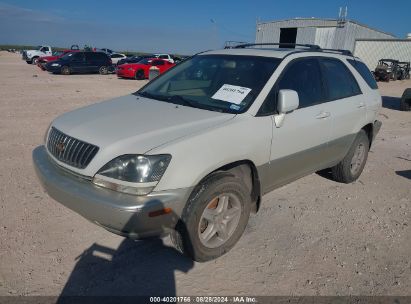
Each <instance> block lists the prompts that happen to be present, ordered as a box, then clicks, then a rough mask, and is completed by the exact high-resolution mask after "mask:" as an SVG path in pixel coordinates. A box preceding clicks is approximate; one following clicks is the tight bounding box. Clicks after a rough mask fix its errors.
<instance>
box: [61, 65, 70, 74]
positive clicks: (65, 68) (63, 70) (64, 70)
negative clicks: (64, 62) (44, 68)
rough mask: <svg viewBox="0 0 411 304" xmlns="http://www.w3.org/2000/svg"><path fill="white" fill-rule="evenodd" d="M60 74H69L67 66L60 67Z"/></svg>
mask: <svg viewBox="0 0 411 304" xmlns="http://www.w3.org/2000/svg"><path fill="white" fill-rule="evenodd" d="M61 74H63V75H70V68H69V67H68V66H62V67H61Z"/></svg>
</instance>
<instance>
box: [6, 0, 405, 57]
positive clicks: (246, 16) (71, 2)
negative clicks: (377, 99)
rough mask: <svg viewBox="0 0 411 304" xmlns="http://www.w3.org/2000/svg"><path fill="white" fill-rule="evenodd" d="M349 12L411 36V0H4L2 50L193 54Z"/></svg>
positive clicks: (351, 16) (368, 22) (373, 24)
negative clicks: (279, 23) (269, 26)
mask: <svg viewBox="0 0 411 304" xmlns="http://www.w3.org/2000/svg"><path fill="white" fill-rule="evenodd" d="M341 6H347V7H348V19H352V20H356V21H358V22H360V23H363V24H366V25H368V26H370V27H374V28H377V29H379V30H382V31H385V32H388V33H392V34H394V35H396V36H398V37H399V38H405V36H406V34H407V33H411V17H410V14H411V0H397V1H386V0H361V1H360V0H353V1H348V0H346V1H341V0H320V1H317V0H312V1H303V0H293V1H290V0H271V1H270V0H237V1H236V0H203V1H195V0H191V1H190V0H175V1H173V0H168V1H163V0H156V1H142V0H140V1H135V0H121V1H109V0H103V1H97V0H95V1H89V0H66V1H65V0H52V1H50V0H36V1H28V0H26V1H23V0H14V1H13V0H0V44H25V45H42V44H45V45H53V46H59V47H70V46H71V45H72V44H78V45H79V46H84V45H85V44H87V45H90V46H93V47H98V48H104V47H107V48H111V49H114V50H122V51H127V50H128V51H140V52H167V53H179V54H185V55H190V54H193V53H196V52H199V51H204V50H209V49H216V48H221V47H222V46H223V44H224V42H225V41H227V40H234V41H247V42H253V41H254V40H255V31H256V22H257V21H258V20H259V21H260V22H263V21H272V20H281V19H288V18H295V17H318V18H336V17H337V16H338V11H339V7H341Z"/></svg>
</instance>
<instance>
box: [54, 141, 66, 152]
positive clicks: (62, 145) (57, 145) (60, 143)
mask: <svg viewBox="0 0 411 304" xmlns="http://www.w3.org/2000/svg"><path fill="white" fill-rule="evenodd" d="M64 148H65V147H64V142H59V143H57V144H56V149H57V151H58V152H59V153H61V152H63V151H64Z"/></svg>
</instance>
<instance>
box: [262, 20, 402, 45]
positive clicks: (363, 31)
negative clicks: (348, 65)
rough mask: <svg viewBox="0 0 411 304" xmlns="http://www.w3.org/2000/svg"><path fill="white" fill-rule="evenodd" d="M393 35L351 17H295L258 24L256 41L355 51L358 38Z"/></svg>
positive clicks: (376, 37) (385, 37)
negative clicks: (305, 44)
mask: <svg viewBox="0 0 411 304" xmlns="http://www.w3.org/2000/svg"><path fill="white" fill-rule="evenodd" d="M395 38H396V37H395V36H394V35H391V34H388V33H385V32H382V31H379V30H376V29H372V28H370V27H368V26H365V25H363V24H360V23H358V22H355V21H352V20H343V19H316V18H295V19H289V20H282V21H271V22H262V23H257V32H256V43H269V42H271V43H278V42H279V43H303V44H304V43H308V44H316V45H319V46H320V47H322V48H328V49H343V50H350V51H353V50H354V45H355V40H357V39H395Z"/></svg>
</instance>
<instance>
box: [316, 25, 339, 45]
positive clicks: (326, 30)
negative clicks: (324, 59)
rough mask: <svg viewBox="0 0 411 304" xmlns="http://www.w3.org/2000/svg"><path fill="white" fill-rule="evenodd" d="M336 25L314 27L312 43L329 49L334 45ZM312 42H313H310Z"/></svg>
mask: <svg viewBox="0 0 411 304" xmlns="http://www.w3.org/2000/svg"><path fill="white" fill-rule="evenodd" d="M336 30H337V28H336V27H321V28H317V29H316V31H315V32H316V33H315V39H314V44H316V45H319V46H321V47H322V48H326V49H331V48H333V47H334V38H335V32H336ZM311 43H313V42H311Z"/></svg>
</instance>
